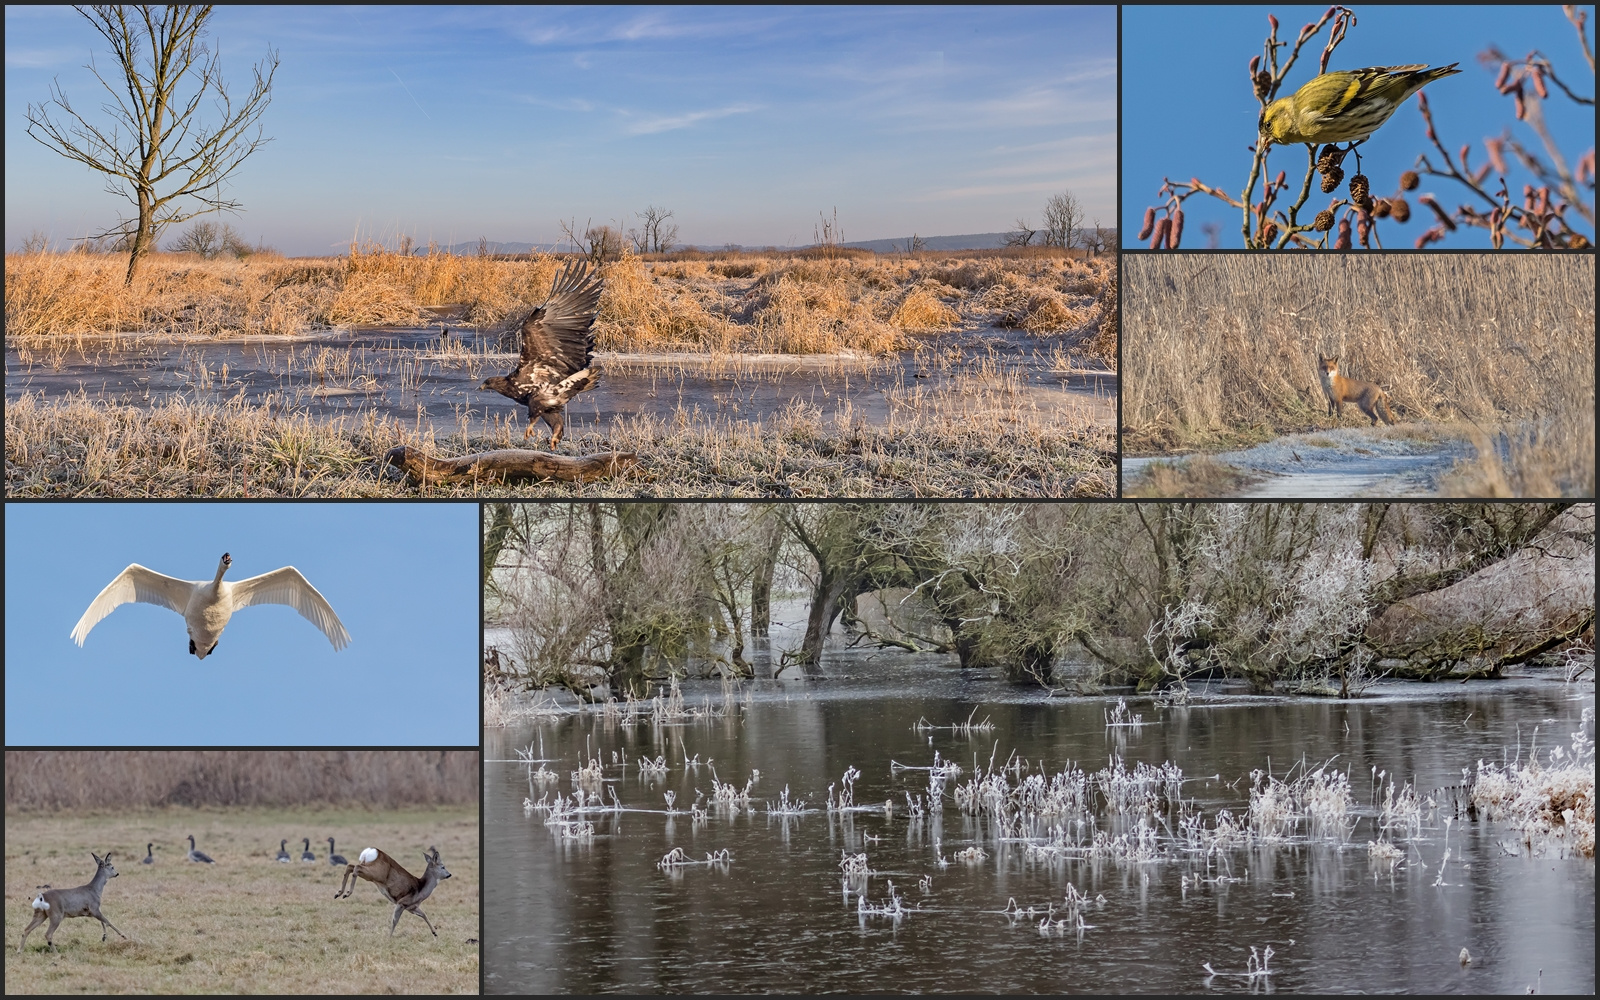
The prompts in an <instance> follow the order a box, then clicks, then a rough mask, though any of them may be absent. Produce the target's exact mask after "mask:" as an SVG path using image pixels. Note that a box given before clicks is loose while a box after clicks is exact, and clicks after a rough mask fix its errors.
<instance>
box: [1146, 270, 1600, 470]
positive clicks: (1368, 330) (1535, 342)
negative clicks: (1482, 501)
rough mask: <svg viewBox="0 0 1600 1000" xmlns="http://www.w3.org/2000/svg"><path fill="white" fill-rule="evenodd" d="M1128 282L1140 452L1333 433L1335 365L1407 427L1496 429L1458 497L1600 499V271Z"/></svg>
mask: <svg viewBox="0 0 1600 1000" xmlns="http://www.w3.org/2000/svg"><path fill="white" fill-rule="evenodd" d="M1126 266H1127V296H1126V301H1125V303H1124V305H1125V308H1126V311H1127V317H1126V320H1125V323H1126V326H1127V329H1128V330H1129V334H1128V340H1127V344H1126V347H1125V355H1124V358H1123V361H1124V364H1125V365H1126V368H1127V376H1126V386H1125V392H1126V395H1125V398H1124V400H1123V420H1124V422H1125V423H1124V438H1123V440H1124V446H1125V447H1126V448H1127V449H1128V451H1129V452H1130V453H1133V454H1138V453H1140V452H1144V453H1151V452H1157V453H1160V452H1167V451H1179V450H1187V449H1201V450H1214V449H1220V448H1224V447H1229V446H1232V445H1237V444H1241V443H1249V442H1253V441H1259V440H1262V439H1265V438H1268V437H1271V436H1274V435H1276V434H1282V433H1289V432H1296V431H1307V430H1315V429H1321V428H1326V427H1329V426H1332V424H1333V421H1332V419H1331V418H1329V417H1328V415H1327V404H1326V402H1325V400H1324V396H1323V394H1322V390H1321V386H1320V384H1319V382H1318V379H1317V375H1316V371H1315V367H1316V357H1317V354H1318V353H1319V352H1321V353H1323V354H1327V355H1337V356H1338V357H1339V358H1340V368H1341V371H1342V373H1343V374H1345V375H1346V376H1348V377H1352V378H1357V379H1361V380H1364V381H1370V382H1376V383H1377V384H1378V385H1380V386H1381V387H1382V388H1383V389H1384V390H1385V391H1386V392H1387V393H1388V394H1389V397H1390V399H1391V400H1392V401H1393V402H1394V403H1395V404H1398V411H1399V415H1400V417H1401V419H1402V420H1404V421H1430V422H1461V423H1463V424H1465V425H1469V426H1472V427H1475V428H1477V429H1478V430H1477V434H1478V435H1480V436H1481V438H1480V440H1479V441H1477V442H1475V443H1477V444H1478V447H1479V451H1480V456H1479V459H1478V461H1477V462H1476V463H1475V464H1474V465H1473V466H1472V467H1471V468H1470V469H1464V470H1462V471H1461V473H1460V474H1459V477H1458V479H1457V486H1456V487H1455V488H1457V489H1461V490H1464V491H1466V492H1467V493H1468V494H1469V495H1490V496H1493V495H1520V496H1561V495H1567V496H1592V495H1594V452H1595V437H1594V399H1595V354H1594V329H1595V298H1594V288H1595V262H1594V258H1593V257H1592V256H1560V255H1543V254H1541V255H1528V256H1522V255H1518V256H1514V257H1513V256H1498V255H1491V254H1472V255H1449V256H1443V255H1441V256H1434V257H1428V256H1413V255H1405V256H1386V257H1379V258H1366V257H1357V256H1351V257H1341V258H1333V259H1322V258H1303V257H1299V256H1284V257H1278V256H1273V257H1266V256H1220V257H1219V256H1199V255H1194V256H1191V255H1184V254H1171V255H1160V256H1157V255H1148V256H1146V255H1138V256H1134V257H1130V258H1128V260H1127V265H1126ZM1349 410H1350V408H1347V416H1346V419H1347V420H1354V419H1356V417H1359V414H1356V416H1350V415H1349ZM1492 442H1497V443H1498V448H1495V447H1490V446H1489V445H1490V444H1491V443H1492Z"/></svg>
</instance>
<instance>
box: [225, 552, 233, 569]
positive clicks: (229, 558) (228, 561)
mask: <svg viewBox="0 0 1600 1000" xmlns="http://www.w3.org/2000/svg"><path fill="white" fill-rule="evenodd" d="M222 565H224V566H232V565H233V557H232V556H230V555H228V554H227V553H226V552H224V553H223V554H222Z"/></svg>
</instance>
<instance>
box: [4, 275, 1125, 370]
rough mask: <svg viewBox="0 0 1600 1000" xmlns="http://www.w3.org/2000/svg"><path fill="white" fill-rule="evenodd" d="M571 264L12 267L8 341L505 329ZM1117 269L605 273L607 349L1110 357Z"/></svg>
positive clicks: (603, 342)
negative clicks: (990, 333)
mask: <svg viewBox="0 0 1600 1000" xmlns="http://www.w3.org/2000/svg"><path fill="white" fill-rule="evenodd" d="M559 263H560V260H559V259H558V258H557V257H556V256H554V255H549V254H541V255H533V256H531V257H526V258H520V259H509V258H495V257H488V256H483V257H477V256H457V255H452V254H445V253H430V254H427V255H402V254H398V253H393V252H389V251H387V250H384V249H383V248H381V247H375V246H372V247H365V248H360V247H352V248H351V252H350V254H349V255H348V256H345V257H339V258H318V259H293V260H289V259H284V258H280V257H271V256H268V255H259V254H258V255H255V256H252V257H250V258H248V259H245V260H209V261H208V260H203V259H201V258H199V257H196V256H189V255H179V254H157V255H153V256H152V257H150V258H149V260H148V262H147V263H146V265H145V268H144V271H143V273H142V274H141V276H140V277H139V278H138V279H137V280H136V281H135V283H134V286H133V288H131V289H127V290H125V289H123V288H122V286H121V279H122V269H123V266H124V262H120V259H119V258H116V257H111V256H105V255H94V254H82V253H72V254H57V253H27V254H9V255H7V257H6V279H5V299H6V302H5V324H6V335H7V337H8V338H40V337H59V336H63V335H75V334H90V333H115V332H131V331H138V332H146V333H148V332H163V333H173V334H194V335H201V336H221V335H228V334H240V333H272V334H292V333H296V332H299V331H303V330H306V329H309V328H313V327H331V326H341V325H416V324H419V323H421V322H422V321H423V320H424V319H425V318H426V317H425V315H424V313H423V310H424V309H426V308H428V307H434V306H457V307H463V308H464V314H465V318H466V320H467V322H469V323H471V324H476V325H478V326H480V327H483V328H495V327H499V326H502V325H504V324H505V323H506V322H507V320H508V319H509V318H511V317H513V316H514V315H515V314H517V313H519V312H521V311H523V310H526V309H528V308H531V307H532V306H534V305H536V304H538V303H539V302H542V301H543V300H544V297H545V295H546V293H547V292H548V290H549V288H550V281H551V279H552V277H553V276H554V274H555V271H556V268H557V267H558V266H559ZM1115 270H1116V264H1115V260H1114V258H1110V257H1106V258H1084V257H1081V256H1069V255H1067V253H1066V252H1064V251H1055V252H1053V253H1039V252H1034V253H1027V252H1012V253H1007V254H996V253H993V252H989V253H973V254H965V255H960V256H951V255H947V254H919V255H916V256H878V255H874V254H870V253H867V252H865V251H862V252H858V253H849V252H844V251H838V252H835V253H833V254H832V255H827V256H824V255H819V254H816V253H811V252H800V253H793V254H776V253H739V252H729V253H726V254H718V255H710V254H703V253H695V252H691V253H682V254H668V255H652V256H651V257H650V258H641V257H638V256H635V255H631V254H629V255H624V257H623V259H621V260H618V261H614V262H612V263H609V264H606V265H604V272H605V276H606V281H607V289H606V295H605V298H604V299H603V300H602V303H601V313H600V318H599V320H598V322H597V324H596V333H597V338H598V340H599V345H600V348H601V349H602V350H611V351H641V350H661V349H671V350H692V351H756V352H780V353H832V352H840V351H864V352H874V353H875V352H882V351H887V350H891V349H894V348H896V347H901V346H905V345H906V344H907V343H908V335H910V334H914V333H918V332H927V331H936V330H948V329H952V328H956V327H959V326H962V325H964V324H973V325H986V324H991V323H993V324H999V325H1003V326H1013V327H1021V328H1024V329H1027V330H1028V331H1029V332H1031V333H1035V334H1041V335H1043V334H1049V335H1060V336H1064V337H1068V338H1071V339H1073V340H1074V341H1077V342H1078V343H1080V344H1081V345H1082V348H1083V349H1086V350H1088V351H1090V352H1091V353H1095V354H1098V355H1099V356H1100V357H1102V358H1104V359H1106V360H1107V361H1109V362H1111V363H1113V364H1114V363H1115V359H1116V333H1115V323H1114V322H1104V321H1103V320H1104V319H1105V317H1107V316H1108V315H1113V314H1114V312H1115V301H1116V299H1115V293H1114V275H1115Z"/></svg>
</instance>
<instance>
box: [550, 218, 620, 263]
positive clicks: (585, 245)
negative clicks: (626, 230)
mask: <svg viewBox="0 0 1600 1000" xmlns="http://www.w3.org/2000/svg"><path fill="white" fill-rule="evenodd" d="M560 226H561V233H562V235H563V236H565V237H566V238H567V239H568V240H569V241H571V243H572V245H573V246H575V247H577V248H578V252H579V253H582V254H584V255H586V256H587V257H588V258H589V259H590V260H591V261H593V262H594V263H595V264H597V265H598V264H604V263H606V262H607V261H612V260H617V259H618V258H620V257H621V256H622V249H623V235H622V233H621V232H620V231H619V230H616V229H613V228H611V227H610V226H604V225H601V226H596V225H593V224H591V223H588V222H585V223H584V227H583V232H582V233H579V232H578V220H577V217H576V216H574V217H573V218H572V219H570V220H564V221H562V222H560Z"/></svg>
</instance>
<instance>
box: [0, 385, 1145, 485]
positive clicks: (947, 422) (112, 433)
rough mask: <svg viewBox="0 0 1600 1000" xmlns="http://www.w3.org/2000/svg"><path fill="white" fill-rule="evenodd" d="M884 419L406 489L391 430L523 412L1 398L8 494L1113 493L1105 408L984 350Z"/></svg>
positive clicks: (679, 432) (419, 437)
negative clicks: (631, 464)
mask: <svg viewBox="0 0 1600 1000" xmlns="http://www.w3.org/2000/svg"><path fill="white" fill-rule="evenodd" d="M890 399H891V402H892V404H893V412H892V413H891V415H890V416H889V418H888V419H886V420H883V419H876V420H867V419H865V418H862V417H857V416H852V415H851V414H850V413H848V412H844V413H840V414H838V415H836V416H830V417H823V416H822V415H821V414H820V413H819V412H818V411H816V410H814V409H808V408H805V407H800V406H796V407H794V408H792V409H790V410H788V411H785V412H782V413H779V414H775V415H772V416H770V417H768V418H766V419H764V420H739V419H733V418H728V417H717V418H707V417H705V416H703V415H701V414H699V413H698V412H694V413H691V412H687V411H684V410H681V409H680V410H679V412H678V413H677V414H676V416H675V417H672V418H668V419H666V420H656V419H651V418H637V419H634V420H628V421H618V422H617V423H615V424H613V425H612V430H611V432H610V433H609V435H601V434H598V433H594V432H586V433H578V434H575V435H569V437H568V438H567V442H566V444H565V445H564V450H566V451H567V453H569V454H576V453H590V452H596V451H610V450H620V451H633V452H637V453H639V454H640V455H641V456H642V457H643V459H644V462H643V464H642V466H641V467H640V468H638V469H636V470H630V471H629V472H626V473H624V474H623V475H621V476H619V477H617V478H615V479H611V480H603V481H600V482H595V483H589V484H560V483H546V484H531V485H520V486H516V487H512V488H507V487H504V486H492V487H483V488H481V489H478V490H474V489H473V488H472V487H470V486H463V487H454V488H440V487H430V488H426V489H424V488H419V487H417V486H415V485H412V484H410V483H408V482H405V481H403V480H401V479H399V478H398V474H397V473H395V472H393V471H392V470H387V471H386V470H381V469H379V468H378V467H377V463H376V461H375V459H374V456H381V455H383V454H384V453H385V452H386V451H388V449H389V448H391V447H393V446H395V445H398V444H407V445H416V446H421V447H424V448H426V449H427V450H428V451H430V452H432V453H434V454H447V455H459V454H465V453H469V452H476V451H482V450H486V449H489V448H497V447H509V446H513V445H520V444H521V436H522V435H521V431H522V428H521V426H520V425H517V426H515V427H513V426H512V425H511V424H510V423H507V424H501V425H500V426H499V429H498V430H497V431H495V432H492V433H488V434H477V433H466V432H462V431H458V432H457V433H454V434H450V435H448V436H444V435H440V436H438V437H436V436H435V431H434V429H433V427H432V425H431V424H422V425H420V426H418V425H408V424H404V423H400V422H397V421H394V420H388V419H382V418H378V417H375V416H373V415H372V414H370V413H367V414H365V415H363V416H361V417H359V418H355V419H346V418H334V419H317V418H313V417H310V416H307V415H304V414H296V413H287V412H285V411H284V409H283V408H282V407H281V406H280V407H254V406H243V405H239V404H236V403H228V404H221V405H219V404H211V403H189V402H185V401H182V400H173V401H170V402H165V403H162V404H159V405H157V406H154V407H152V408H149V409H146V408H141V407H138V406H124V405H119V404H113V403H107V402H103V401H99V400H91V399H88V398H84V397H69V398H65V399H59V400H54V401H48V402H47V401H44V400H42V399H41V398H39V397H38V396H34V395H26V396H22V397H20V398H18V399H16V400H13V401H11V402H10V403H9V404H8V405H7V406H6V409H5V442H6V494H7V496H10V497H27V496H54V497H73V496H94V497H131V496H159V497H174V496H206V497H245V496H249V497H281V496H293V497H306V496H311V497H415V496H474V495H507V494H509V495H516V496H548V497H559V496H578V495H582V496H740V497H753V496H1111V495H1113V494H1114V492H1115V489H1116V473H1115V467H1114V465H1113V463H1114V460H1115V452H1116V440H1115V434H1114V432H1113V429H1112V428H1111V427H1110V426H1108V425H1107V424H1106V423H1105V422H1104V421H1103V420H1096V419H1093V418H1092V417H1091V416H1090V415H1089V414H1087V413H1085V412H1083V411H1081V410H1078V409H1076V408H1074V406H1073V403H1072V401H1071V400H1070V399H1069V400H1060V399H1059V398H1058V397H1057V396H1055V395H1054V394H1053V393H1052V394H1049V395H1044V396H1041V395H1038V394H1037V390H1030V389H1029V388H1028V387H1027V386H1026V385H1025V383H1024V382H1023V381H1022V379H1021V378H1020V376H1018V375H1016V374H1015V373H1012V372H1008V371H1006V370H1003V369H1001V368H998V367H997V366H993V365H985V366H982V367H981V369H980V370H977V371H974V372H972V373H971V374H969V375H967V376H964V377H958V378H955V379H953V380H952V381H951V382H950V383H949V384H948V387H947V388H944V389H941V390H937V391H927V390H922V389H915V390H908V391H904V392H895V393H892V394H891V396H890Z"/></svg>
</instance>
